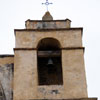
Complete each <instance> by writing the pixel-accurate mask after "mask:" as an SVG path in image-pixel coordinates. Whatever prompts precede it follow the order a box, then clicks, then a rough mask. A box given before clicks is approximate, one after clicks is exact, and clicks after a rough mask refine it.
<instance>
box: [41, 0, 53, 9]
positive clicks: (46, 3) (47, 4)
mask: <svg viewBox="0 0 100 100" xmlns="http://www.w3.org/2000/svg"><path fill="white" fill-rule="evenodd" d="M50 4H53V3H49V1H48V0H46V2H45V3H42V5H46V7H47V11H48V6H49V5H50Z"/></svg>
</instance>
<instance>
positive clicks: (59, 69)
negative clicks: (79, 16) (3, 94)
mask: <svg viewBox="0 0 100 100" xmlns="http://www.w3.org/2000/svg"><path fill="white" fill-rule="evenodd" d="M25 25H26V28H25V29H15V39H16V46H15V49H14V51H15V56H14V84H13V87H14V90H13V99H14V100H36V99H38V100H43V99H49V100H52V99H55V100H57V99H60V100H62V99H82V98H88V94H87V85H86V77H85V67H84V47H83V46H82V31H83V28H71V21H70V20H69V19H65V20H53V17H52V15H51V14H50V13H49V12H48V11H47V12H46V13H45V15H44V16H43V17H42V20H27V21H26V22H25ZM84 100H85V99H84ZM86 100H87V99H86ZM91 100H92V99H91Z"/></svg>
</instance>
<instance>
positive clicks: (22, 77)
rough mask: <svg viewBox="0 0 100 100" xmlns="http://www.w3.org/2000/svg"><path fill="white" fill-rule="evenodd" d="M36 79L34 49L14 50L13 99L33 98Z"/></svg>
mask: <svg viewBox="0 0 100 100" xmlns="http://www.w3.org/2000/svg"><path fill="white" fill-rule="evenodd" d="M37 79H38V78H37V59H36V51H23V50H21V51H15V59H14V100H26V99H28V100H29V99H33V98H34V99H35V98H36V94H37Z"/></svg>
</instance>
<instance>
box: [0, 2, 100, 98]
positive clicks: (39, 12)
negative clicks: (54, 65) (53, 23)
mask: <svg viewBox="0 0 100 100" xmlns="http://www.w3.org/2000/svg"><path fill="white" fill-rule="evenodd" d="M42 2H45V0H0V54H13V53H14V52H13V48H14V47H15V36H14V29H23V28H25V21H26V20H27V19H32V20H40V19H41V18H42V16H43V15H44V13H45V12H46V7H45V6H43V5H41V3H42ZM49 2H52V3H53V5H50V6H49V11H50V13H51V14H52V16H53V18H54V19H66V18H69V19H70V20H71V21H72V27H83V28H84V30H83V46H84V47H85V68H86V76H87V85H88V95H89V97H99V98H100V44H99V43H100V0H49ZM99 100H100V99H99Z"/></svg>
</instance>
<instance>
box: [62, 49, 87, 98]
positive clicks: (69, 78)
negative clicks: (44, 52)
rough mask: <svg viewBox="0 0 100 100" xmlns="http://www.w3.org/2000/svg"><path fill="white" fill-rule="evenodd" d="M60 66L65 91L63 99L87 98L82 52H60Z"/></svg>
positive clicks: (77, 50) (80, 50)
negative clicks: (61, 66)
mask: <svg viewBox="0 0 100 100" xmlns="http://www.w3.org/2000/svg"><path fill="white" fill-rule="evenodd" d="M62 65H63V80H64V89H65V95H64V97H65V98H66V97H67V98H86V97H88V95H87V85H86V77H85V68H84V52H83V50H82V49H76V50H62Z"/></svg>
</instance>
